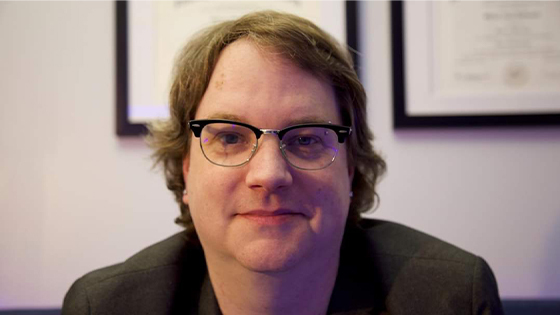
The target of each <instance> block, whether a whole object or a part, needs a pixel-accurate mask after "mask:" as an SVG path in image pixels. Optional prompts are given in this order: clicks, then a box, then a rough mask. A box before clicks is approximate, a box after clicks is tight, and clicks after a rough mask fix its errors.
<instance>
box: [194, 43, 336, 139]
mask: <svg viewBox="0 0 560 315" xmlns="http://www.w3.org/2000/svg"><path fill="white" fill-rule="evenodd" d="M231 117H239V118H240V119H241V120H242V121H244V122H248V123H251V124H254V125H256V126H261V127H262V126H264V127H266V128H280V127H283V126H286V125H289V124H293V122H303V121H306V120H308V121H313V122H317V121H320V122H328V121H331V122H333V123H338V124H340V123H341V122H340V113H339V108H338V105H337V102H336V98H335V93H334V90H333V88H332V86H331V85H330V84H329V82H328V81H327V80H325V79H323V78H319V77H317V76H315V75H313V74H312V73H310V72H308V71H305V70H303V69H301V68H299V67H298V66H296V65H295V64H294V63H293V62H291V61H289V60H287V59H285V58H284V57H283V55H282V54H280V53H278V52H276V51H274V50H271V49H268V48H261V47H257V46H256V45H255V44H254V43H253V42H251V41H250V40H247V39H242V40H238V41H236V42H234V43H232V44H231V45H229V46H228V47H226V48H225V49H224V50H223V51H222V53H221V54H220V57H219V59H218V61H217V63H216V66H215V68H214V71H213V73H212V76H211V78H210V82H209V85H208V88H207V90H206V92H205V94H204V96H203V98H202V100H201V102H200V105H199V108H198V110H197V113H196V118H197V119H201V118H231Z"/></svg>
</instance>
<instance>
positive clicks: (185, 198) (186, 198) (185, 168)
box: [183, 155, 190, 205]
mask: <svg viewBox="0 0 560 315" xmlns="http://www.w3.org/2000/svg"><path fill="white" fill-rule="evenodd" d="M189 162H190V160H189V156H188V155H187V156H185V158H184V159H183V180H184V181H185V191H184V192H183V203H184V204H186V205H188V204H189V194H188V193H187V187H188V186H187V175H188V174H189Z"/></svg>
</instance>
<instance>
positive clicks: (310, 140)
mask: <svg viewBox="0 0 560 315" xmlns="http://www.w3.org/2000/svg"><path fill="white" fill-rule="evenodd" d="M317 142H318V141H317V139H315V138H314V137H309V136H300V137H298V138H297V139H296V144H298V145H302V146H308V145H312V144H315V143H317Z"/></svg>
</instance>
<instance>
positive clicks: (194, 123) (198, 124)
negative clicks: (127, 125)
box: [188, 119, 352, 171]
mask: <svg viewBox="0 0 560 315" xmlns="http://www.w3.org/2000/svg"><path fill="white" fill-rule="evenodd" d="M213 123H222V124H234V125H238V126H243V127H246V128H248V129H250V130H251V131H253V132H254V133H255V136H256V140H257V141H256V143H255V144H254V148H253V149H252V150H251V154H250V155H249V157H248V158H247V159H246V160H245V161H243V163H240V164H235V165H223V164H218V163H216V162H214V161H212V160H210V159H209V158H208V156H207V155H206V152H204V148H202V139H201V138H200V136H201V134H202V129H204V127H206V125H209V124H213ZM188 125H189V128H190V130H191V131H192V132H193V134H194V136H195V137H196V138H199V139H201V140H200V141H199V144H200V150H201V151H202V154H203V155H204V157H205V158H206V159H207V160H208V161H209V162H210V163H212V164H214V165H218V166H222V167H238V166H242V165H245V164H247V163H249V161H250V160H251V159H252V158H253V156H254V155H255V153H256V152H257V150H258V148H259V139H260V138H261V136H262V135H265V134H275V135H276V136H277V137H278V140H279V141H280V147H279V149H280V152H282V156H283V157H284V160H286V162H288V164H290V165H291V166H293V167H295V168H297V169H300V170H306V171H315V170H321V169H324V168H327V167H328V166H330V165H331V164H332V163H333V162H334V160H335V159H336V156H337V155H338V151H337V153H336V154H335V155H334V156H333V158H332V159H331V161H330V162H329V163H328V164H327V165H325V166H323V167H320V168H313V169H308V168H302V167H299V166H297V165H294V164H293V163H292V162H290V160H289V159H288V157H287V156H286V153H285V152H284V147H283V146H282V138H283V137H284V135H285V134H286V133H288V132H289V131H291V130H293V129H299V128H306V127H319V128H326V129H330V130H332V131H334V132H335V133H336V135H337V139H338V143H344V141H345V140H346V138H347V137H349V136H350V135H351V134H352V128H351V127H348V126H342V125H335V124H331V123H330V122H329V123H307V124H297V125H293V126H288V127H286V128H283V129H261V128H257V127H255V126H253V125H249V124H247V123H243V122H239V121H235V120H228V119H193V120H190V121H189V122H188Z"/></svg>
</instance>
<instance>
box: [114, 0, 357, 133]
mask: <svg viewBox="0 0 560 315" xmlns="http://www.w3.org/2000/svg"><path fill="white" fill-rule="evenodd" d="M356 5H357V4H356V2H354V1H348V2H347V1H344V0H334V1H305V0H298V1H293V0H292V1H266V0H263V1H247V2H239V1H179V0H176V1H130V2H127V1H116V31H117V33H116V46H117V50H116V52H117V55H116V62H117V115H116V118H117V135H119V136H129V135H141V134H145V133H146V132H147V128H146V123H147V122H149V121H152V120H157V119H165V118H167V117H168V115H169V113H168V103H167V96H168V94H169V92H168V91H169V87H170V85H171V82H170V80H171V71H172V66H173V60H174V57H175V54H176V53H177V52H179V51H180V49H181V47H183V46H184V45H185V44H186V42H187V41H188V40H189V38H190V37H191V36H192V35H193V34H194V33H195V32H197V31H199V30H201V29H202V28H204V27H206V26H210V25H212V24H215V23H217V22H219V21H223V20H230V19H234V18H237V17H240V16H242V15H244V14H247V13H249V12H253V11H258V10H265V9H272V10H277V11H282V12H289V13H293V14H296V15H299V16H302V17H304V18H307V19H309V20H311V21H313V22H315V23H316V24H317V25H318V26H319V27H321V28H322V29H324V30H325V31H327V32H329V33H330V34H331V35H333V36H334V37H335V38H336V39H338V40H339V41H340V42H343V43H347V44H348V45H349V46H350V47H352V48H353V49H357V40H356V38H357V35H356V29H357V28H356V25H357V22H356Z"/></svg>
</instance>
